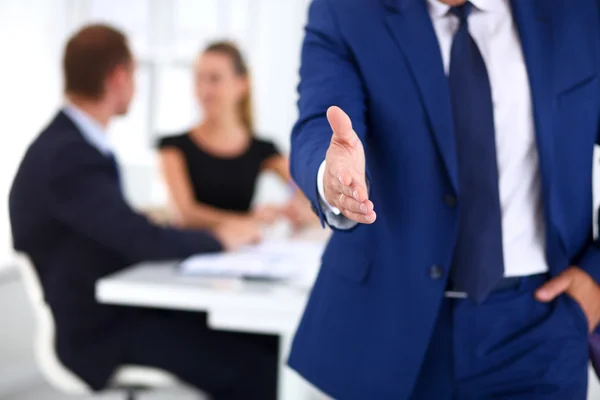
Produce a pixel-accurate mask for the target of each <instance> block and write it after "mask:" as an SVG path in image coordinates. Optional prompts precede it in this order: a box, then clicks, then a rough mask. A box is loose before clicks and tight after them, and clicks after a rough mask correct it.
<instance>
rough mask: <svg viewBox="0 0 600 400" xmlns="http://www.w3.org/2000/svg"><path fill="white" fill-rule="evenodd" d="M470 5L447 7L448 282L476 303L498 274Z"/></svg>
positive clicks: (484, 84) (494, 191)
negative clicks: (451, 135)
mask: <svg viewBox="0 0 600 400" xmlns="http://www.w3.org/2000/svg"><path fill="white" fill-rule="evenodd" d="M471 9H472V4H471V3H469V2H467V3H465V4H463V5H462V6H458V7H453V8H452V9H451V12H452V13H453V14H454V15H456V16H457V17H458V18H459V20H460V27H459V28H458V31H457V32H456V34H455V35H454V40H453V42H452V51H451V55H450V73H449V84H450V96H451V100H452V114H453V118H454V130H455V138H456V150H457V158H458V181H459V187H458V191H459V193H458V195H459V199H458V201H459V203H458V204H459V225H458V237H457V242H456V247H455V249H454V258H453V262H452V269H451V280H452V284H453V285H454V288H453V289H455V290H459V291H464V292H466V293H467V295H468V297H469V298H471V299H473V300H475V301H476V302H477V303H480V302H482V301H483V300H484V299H485V298H486V297H487V295H488V294H489V293H490V292H491V291H492V289H493V288H494V286H496V285H497V284H498V282H499V281H500V280H501V279H502V276H503V275H504V257H503V254H502V225H501V223H502V214H501V210H500V198H499V193H498V192H499V189H498V166H497V162H496V142H495V134H494V114H493V105H492V93H491V89H490V81H489V78H488V73H487V70H486V68H485V63H484V61H483V57H482V56H481V53H480V52H479V49H478V48H477V45H476V44H475V41H474V40H473V38H472V37H471V35H470V34H469V25H468V21H467V19H468V16H469V13H470V11H471Z"/></svg>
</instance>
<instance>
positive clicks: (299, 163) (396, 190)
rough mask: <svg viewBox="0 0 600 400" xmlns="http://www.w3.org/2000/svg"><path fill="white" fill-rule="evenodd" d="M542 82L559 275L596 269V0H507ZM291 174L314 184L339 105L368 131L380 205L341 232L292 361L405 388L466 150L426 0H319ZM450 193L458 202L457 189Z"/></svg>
mask: <svg viewBox="0 0 600 400" xmlns="http://www.w3.org/2000/svg"><path fill="white" fill-rule="evenodd" d="M511 4H512V9H513V14H514V18H515V21H516V25H517V26H518V30H519V35H520V38H521V45H522V49H523V52H524V55H525V61H526V67H527V70H528V74H529V78H530V85H531V91H532V99H533V108H534V121H535V134H536V140H537V145H538V150H539V158H540V169H541V180H542V192H543V193H542V196H543V206H544V217H545V220H546V253H547V261H548V264H549V266H550V271H551V274H552V275H556V274H558V273H560V272H561V271H563V270H564V269H565V268H566V267H568V266H569V265H573V264H574V265H579V266H580V267H581V268H583V269H584V270H586V271H587V272H588V273H589V274H590V275H591V276H592V277H593V278H594V279H596V281H600V249H599V244H598V243H597V242H593V238H592V215H593V213H592V153H593V149H594V144H595V143H596V142H597V141H598V128H599V117H600V81H599V67H600V63H599V61H600V60H599V59H598V58H599V56H600V12H599V5H598V1H597V0H577V1H573V0H513V1H511ZM300 74H301V83H300V86H299V92H300V100H299V111H300V116H299V121H298V123H297V124H296V126H295V128H294V131H293V136H292V156H291V167H292V174H293V176H294V178H295V180H296V182H297V183H298V184H299V185H300V187H301V188H302V189H303V191H304V192H305V193H306V195H307V196H308V197H309V199H310V200H311V202H312V203H313V205H314V207H315V209H316V210H317V211H318V213H319V214H320V215H321V216H322V210H321V209H320V207H319V202H318V193H317V186H316V177H317V170H318V168H319V165H320V164H321V162H322V161H323V160H324V158H325V153H326V150H327V148H328V145H329V141H330V138H331V129H330V127H329V125H328V123H327V119H326V116H325V112H326V110H327V108H328V107H329V106H331V105H337V106H340V107H341V108H342V109H343V110H345V111H346V112H347V113H348V114H349V115H350V117H351V118H352V121H353V125H354V129H355V130H356V132H357V134H358V135H359V136H360V138H361V140H362V141H363V144H364V146H365V153H366V159H367V169H368V174H369V176H370V179H371V180H370V181H371V189H370V190H371V198H372V200H373V202H374V203H375V207H376V209H377V214H378V219H377V222H376V223H375V224H373V225H370V226H367V225H361V226H358V227H357V228H355V229H353V230H351V231H346V232H342V231H339V232H335V233H334V235H333V237H332V238H331V241H330V243H329V245H328V247H327V249H326V250H325V253H324V255H323V264H322V268H321V271H320V274H319V277H318V279H317V281H316V284H315V286H314V289H313V291H312V295H311V297H310V300H309V302H308V305H307V308H306V311H305V315H304V317H303V319H302V322H301V324H300V326H299V329H298V331H297V334H296V338H295V342H294V346H293V350H292V353H291V356H290V360H289V363H290V365H291V366H292V367H293V368H295V369H296V370H297V371H299V372H300V373H301V374H302V375H303V376H305V377H306V378H307V379H308V380H310V381H311V382H313V383H314V384H316V385H317V386H319V387H320V388H322V389H323V390H325V391H326V392H327V393H330V394H331V395H333V396H335V397H336V398H342V399H347V398H356V399H387V398H396V399H403V398H407V397H408V396H409V394H410V392H411V389H412V386H413V384H414V382H415V378H416V377H417V374H418V370H419V367H420V364H421V362H422V360H423V357H424V354H425V351H426V348H427V345H428V341H429V337H430V334H431V332H432V328H433V326H434V323H435V320H436V315H437V311H438V307H439V306H440V302H441V300H442V297H443V292H444V289H445V287H446V279H447V276H448V269H449V267H450V261H451V255H452V251H453V247H454V244H455V239H456V231H457V221H458V220H457V212H458V209H457V208H456V207H454V206H453V205H452V202H445V198H446V196H448V195H450V196H456V197H457V198H458V202H459V204H460V193H458V192H457V188H458V185H457V179H458V176H457V165H456V149H455V143H454V132H453V122H452V114H451V109H450V97H449V89H448V84H447V78H446V76H445V74H444V70H443V66H442V58H441V54H440V49H439V46H438V42H437V39H436V35H435V33H434V30H433V25H432V23H431V20H430V18H429V14H428V12H427V8H426V4H425V1H424V0H314V2H313V3H312V6H311V8H310V13H309V20H308V25H307V28H306V37H305V40H304V45H303V50H302V67H301V71H300ZM447 203H448V204H447Z"/></svg>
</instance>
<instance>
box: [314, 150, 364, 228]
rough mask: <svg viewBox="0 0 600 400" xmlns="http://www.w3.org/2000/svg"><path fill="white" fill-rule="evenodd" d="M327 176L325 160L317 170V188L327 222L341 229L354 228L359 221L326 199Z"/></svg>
mask: <svg viewBox="0 0 600 400" xmlns="http://www.w3.org/2000/svg"><path fill="white" fill-rule="evenodd" d="M324 176H325V161H323V162H322V163H321V166H320V167H319V171H318V172H317V190H318V191H319V205H320V206H321V210H322V211H323V215H324V216H325V220H326V221H327V224H328V225H329V226H331V227H332V228H335V229H339V230H348V229H352V228H354V227H355V226H356V225H357V224H358V222H355V221H352V220H351V219H349V218H346V217H345V216H344V215H343V214H342V212H341V211H340V209H339V208H337V207H334V206H332V205H331V204H329V203H328V202H327V200H325V190H324V188H323V185H324V183H323V177H324Z"/></svg>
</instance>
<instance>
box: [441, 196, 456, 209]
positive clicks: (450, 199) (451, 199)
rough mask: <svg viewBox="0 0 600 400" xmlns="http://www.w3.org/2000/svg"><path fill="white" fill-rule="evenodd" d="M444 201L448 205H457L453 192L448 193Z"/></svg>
mask: <svg viewBox="0 0 600 400" xmlns="http://www.w3.org/2000/svg"><path fill="white" fill-rule="evenodd" d="M444 203H446V205H447V206H448V207H456V203H457V202H456V197H454V196H452V195H451V194H447V195H445V196H444Z"/></svg>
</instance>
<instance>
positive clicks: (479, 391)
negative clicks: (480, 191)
mask: <svg viewBox="0 0 600 400" xmlns="http://www.w3.org/2000/svg"><path fill="white" fill-rule="evenodd" d="M547 279H548V278H547V277H546V276H544V275H542V276H536V277H526V278H523V280H522V281H521V283H520V285H519V286H518V287H515V288H512V289H507V290H502V291H497V292H493V293H492V294H491V295H490V296H489V297H488V298H487V299H486V300H485V301H484V302H483V303H482V304H480V305H477V304H475V303H474V302H472V301H470V300H469V299H452V298H445V299H444V300H443V302H442V304H441V307H440V311H439V314H438V320H437V323H436V326H435V329H434V332H433V334H432V337H431V341H430V344H429V348H428V350H427V353H426V356H425V359H424V362H423V365H422V367H421V370H420V374H419V377H418V379H417V382H416V384H415V387H414V390H413V394H412V399H414V400H429V399H437V400H444V399H448V400H451V399H453V400H470V399H473V400H481V399H503V400H506V399H510V400H512V399H514V400H534V399H544V400H554V399H556V400H564V399H569V400H585V399H586V395H587V377H588V344H587V337H588V323H587V319H586V317H585V314H584V313H583V311H582V309H581V307H580V306H579V304H578V303H577V302H576V301H575V300H573V299H572V298H571V297H569V296H568V295H567V294H564V295H562V296H560V297H559V298H557V299H556V300H555V301H553V302H551V303H540V302H539V301H537V300H536V299H535V297H534V291H535V289H536V288H538V287H539V286H540V285H542V284H543V283H544V282H545V280H547Z"/></svg>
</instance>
